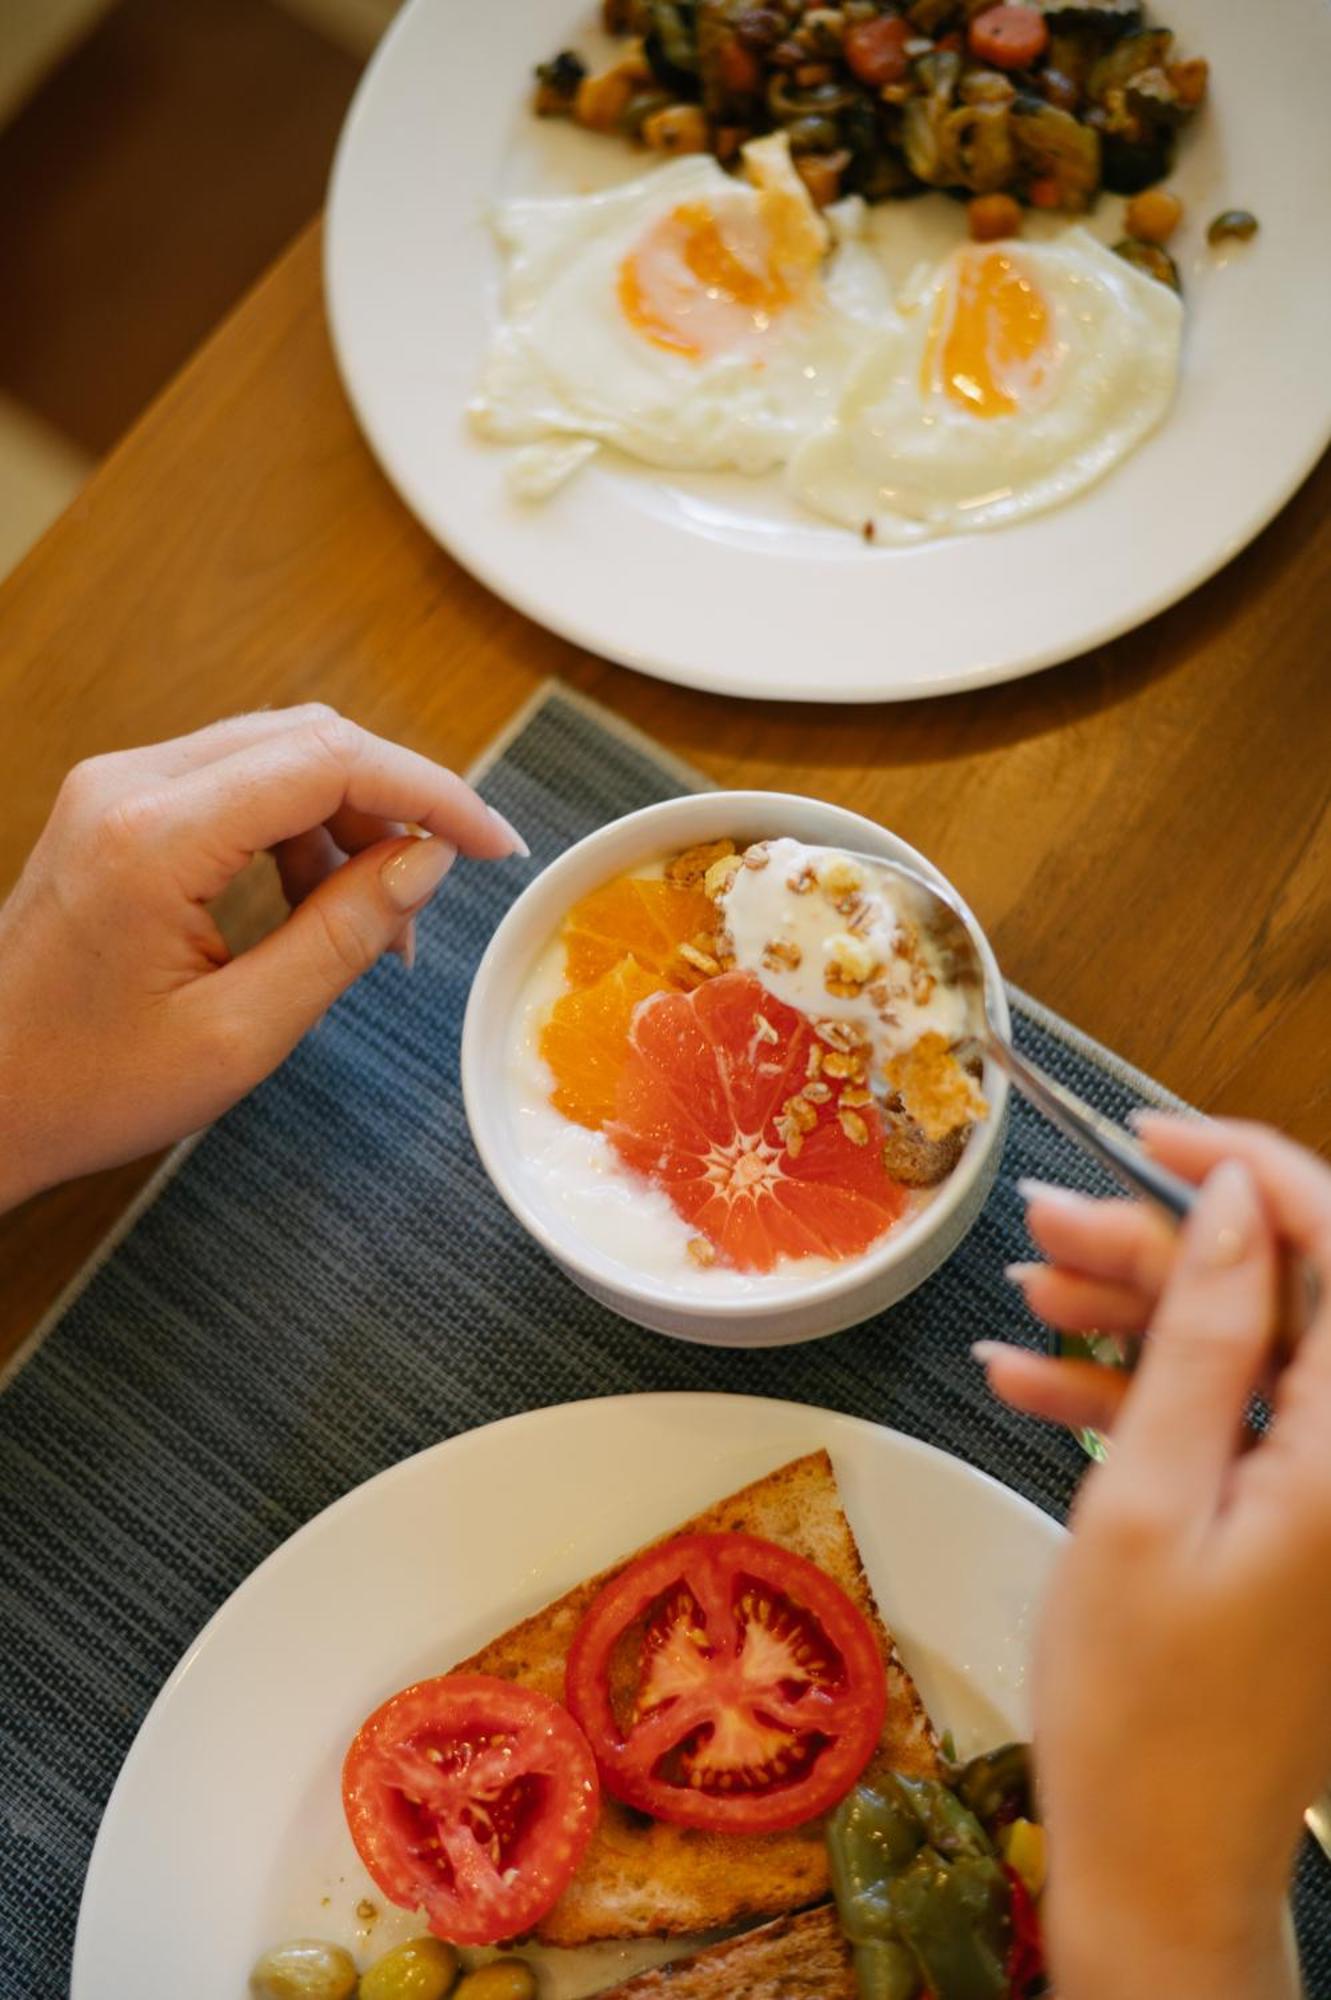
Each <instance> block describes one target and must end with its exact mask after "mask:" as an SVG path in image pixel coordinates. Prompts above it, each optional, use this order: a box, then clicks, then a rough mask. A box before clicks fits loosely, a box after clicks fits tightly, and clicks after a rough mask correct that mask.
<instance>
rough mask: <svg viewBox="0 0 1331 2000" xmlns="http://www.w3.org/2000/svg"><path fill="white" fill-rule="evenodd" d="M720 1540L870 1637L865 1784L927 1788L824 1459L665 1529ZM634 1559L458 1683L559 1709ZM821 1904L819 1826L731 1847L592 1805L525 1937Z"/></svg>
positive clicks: (668, 1931)
mask: <svg viewBox="0 0 1331 2000" xmlns="http://www.w3.org/2000/svg"><path fill="white" fill-rule="evenodd" d="M722 1530H733V1531H736V1532H742V1533H745V1534H751V1535H761V1536H763V1537H764V1539H765V1540H767V1541H769V1542H777V1543H779V1544H780V1546H781V1547H783V1548H787V1549H791V1550H793V1551H794V1552H795V1553H796V1554H797V1555H801V1556H805V1557H807V1558H808V1559H809V1561H811V1562H816V1563H817V1564H818V1566H819V1568H820V1569H822V1570H824V1571H826V1573H827V1575H828V1576H830V1577H832V1578H833V1579H834V1580H835V1581H836V1582H837V1583H839V1584H840V1585H841V1588H842V1589H843V1590H844V1591H845V1592H846V1595H847V1596H848V1597H849V1598H850V1599H851V1600H852V1601H853V1602H854V1603H855V1604H857V1605H858V1606H859V1608H860V1610H861V1611H862V1612H863V1613H864V1615H865V1617H866V1618H867V1619H868V1620H869V1622H870V1624H871V1625H872V1626H873V1628H874V1631H875V1632H876V1633H877V1635H878V1643H879V1645H880V1646H881V1648H882V1653H883V1661H884V1665H885V1667H886V1671H887V1686H888V1699H887V1720H886V1722H885V1724H884V1726H883V1738H882V1744H881V1747H880V1749H879V1751H878V1753H877V1755H876V1756H875V1759H874V1762H873V1764H872V1765H871V1766H870V1769H871V1771H872V1770H873V1769H875V1768H890V1769H893V1770H898V1771H905V1772H908V1773H910V1774H912V1775H914V1776H922V1777H932V1776H933V1775H934V1774H935V1772H936V1769H937V1744H936V1739H935V1736H934V1732H933V1729H932V1726H931V1725H930V1722H929V1719H928V1717H927V1716H926V1714H925V1712H924V1705H923V1703H922V1702H921V1700H920V1697H919V1694H918V1693H917V1691H916V1688H915V1684H914V1682H913V1681H912V1680H911V1678H910V1675H909V1674H908V1673H907V1672H906V1669H905V1667H904V1666H903V1665H902V1663H901V1660H900V1658H899V1656H898V1654H897V1650H896V1647H895V1645H894V1644H893V1642H892V1637H891V1634H890V1633H889V1632H888V1631H887V1628H886V1627H885V1626H884V1624H883V1621H882V1619H881V1618H880V1616H879V1614H878V1607H877V1605H876V1604H875V1603H874V1601H873V1593H872V1592H871V1590H870V1589H869V1583H868V1579H867V1577H866V1576H865V1574H864V1566H863V1564H862V1563H861V1561H860V1552H859V1550H858V1549H857V1547H856V1546H855V1537H854V1535H853V1534H852V1533H851V1528H850V1523H849V1521H847V1519H846V1516H845V1514H844V1512H843V1511H842V1507H841V1501H840V1498H839V1496H838V1494H837V1486H836V1477H835V1474H834V1473H833V1471H832V1461H831V1459H830V1458H829V1457H828V1455H827V1453H826V1452H825V1451H819V1452H813V1453H811V1454H810V1455H809V1457H807V1458H797V1459H795V1460H794V1461H793V1463H791V1464H790V1465H784V1466H782V1467H781V1468H780V1469H779V1470H778V1471H776V1472H772V1473H769V1474H768V1476H767V1478H766V1479H760V1480H758V1481H757V1482H756V1483H755V1484H754V1485H752V1486H746V1487H745V1488H744V1489H743V1491H742V1492H739V1493H735V1494H733V1495H732V1496H731V1497H730V1498H729V1499H728V1500H722V1501H720V1502H718V1504H717V1505H716V1506H714V1507H709V1508H708V1509H707V1510H706V1512H705V1513H702V1514H696V1515H695V1516H694V1518H693V1519H692V1520H691V1521H684V1522H681V1524H680V1525H679V1526H678V1527H677V1528H672V1529H671V1531H670V1533H669V1534H668V1535H662V1536H660V1537H659V1540H658V1543H653V1544H651V1546H653V1547H655V1546H658V1545H659V1542H661V1541H673V1539H674V1538H675V1536H676V1535H686V1534H706V1533H712V1534H715V1533H717V1532H720V1531H722ZM632 1560H633V1558H632V1557H631V1556H630V1557H626V1558H625V1560H624V1562H622V1563H616V1564H615V1565H614V1566H613V1567H612V1568H611V1569H608V1570H604V1571H603V1572H602V1573H601V1575H600V1576H594V1577H590V1578H589V1579H588V1581H587V1582H586V1583H581V1584H579V1585H578V1587H577V1588H576V1590H571V1591H569V1593H568V1595H567V1596H565V1597H561V1598H559V1599H558V1601H557V1602H556V1603H554V1604H551V1605H548V1606H547V1607H546V1609H545V1610H544V1611H539V1612H537V1614H536V1616H535V1617H534V1618H528V1619H527V1620H525V1622H524V1623H523V1624H521V1625H515V1626H514V1627H513V1629H512V1631H510V1632H506V1633H504V1635H503V1636H502V1638H499V1639H495V1640H494V1641H493V1642H492V1643H491V1644H490V1645H488V1646H486V1647H483V1648H482V1650H481V1651H480V1652H479V1653H475V1654H473V1655H472V1657H471V1659H469V1660H463V1661H461V1662H459V1664H458V1667H457V1669H456V1671H458V1672H459V1673H478V1674H497V1675H498V1676H499V1677H500V1678H501V1679H503V1680H511V1681H521V1682H522V1683H523V1684H524V1685H525V1686H527V1687H534V1688H539V1689H540V1691H541V1692H542V1693H543V1694H548V1695H551V1696H553V1697H554V1698H555V1700H562V1699H563V1693H564V1662H565V1658H566V1656H567V1653H568V1648H569V1645H570V1642H571V1641H572V1638H573V1634H574V1632H575V1631H576V1630H577V1627H578V1625H579V1623H580V1622H581V1620H582V1618H583V1615H584V1614H585V1612H586V1611H587V1608H588V1606H589V1605H590V1604H591V1602H592V1599H593V1598H594V1597H595V1596H596V1593H597V1592H598V1591H599V1590H600V1589H601V1588H602V1586H603V1585H604V1584H606V1583H608V1582H609V1580H610V1578H611V1577H612V1576H617V1575H618V1574H619V1572H620V1571H621V1570H622V1569H624V1568H625V1567H626V1565H627V1563H628V1562H631V1561H632ZM827 1893H828V1878H827V1860H826V1856H825V1854H824V1851H823V1826H822V1821H821V1820H811V1821H810V1822H809V1823H808V1824H807V1825H805V1826H800V1827H796V1828H794V1829H793V1830H792V1831H791V1832H789V1833H769V1834H761V1835H752V1836H749V1837H747V1838H740V1837H738V1836H735V1835H721V1834H710V1833H700V1832H698V1831H696V1830H694V1829H692V1828H685V1827H676V1826H666V1825H664V1824H663V1823H662V1822H661V1821H659V1820H649V1819H647V1818H645V1817H644V1816H643V1815H642V1814H641V1813H635V1812H630V1811H628V1810H627V1809H626V1808H625V1807H623V1806H621V1805H619V1804H617V1803H616V1801H615V1800H614V1799H610V1798H607V1799H605V1800H604V1801H603V1806H602V1812H601V1817H600V1821H599V1823H598V1825H597V1829H596V1832H595V1834H594V1835H593V1837H592V1843H591V1846H590V1847H589V1848H588V1850H587V1853H586V1856H585V1857H584V1859H583V1862H582V1866H581V1867H580V1868H579V1870H578V1872H577V1874H576V1875H575V1876H574V1878H573V1880H572V1882H571V1883H570V1884H569V1886H568V1888H567V1889H566V1890H565V1892H564V1894H563V1895H562V1896H561V1897H560V1899H559V1901H558V1902H557V1903H556V1904H555V1907H554V1908H553V1909H552V1910H551V1911H550V1913H549V1914H548V1916H546V1917H545V1919H544V1920H543V1921H542V1923H540V1924H539V1925H538V1926H537V1931H536V1935H537V1936H538V1937H539V1938H541V1939H542V1940H543V1941H544V1942H545V1943H546V1944H556V1945H579V1944H590V1943H591V1942H592V1941H593V1940H595V1939H598V1938H630V1937H679V1936H684V1935H687V1934H688V1933H690V1932H696V1931H707V1930H721V1929H724V1928H726V1927H727V1926H729V1925H731V1924H736V1923H740V1922H742V1921H743V1920H745V1919H746V1918H759V1917H772V1916H777V1915H780V1914H783V1913H785V1912H788V1911H791V1910H799V1909H803V1908H804V1907H805V1906H806V1905H807V1904H810V1903H816V1902H818V1901H819V1900H820V1899H821V1898H822V1897H824V1896H826V1895H827Z"/></svg>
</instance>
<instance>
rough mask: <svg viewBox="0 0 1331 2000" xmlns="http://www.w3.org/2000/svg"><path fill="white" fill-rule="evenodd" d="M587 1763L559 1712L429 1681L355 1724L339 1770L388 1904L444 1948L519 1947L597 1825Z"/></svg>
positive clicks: (459, 1679)
mask: <svg viewBox="0 0 1331 2000" xmlns="http://www.w3.org/2000/svg"><path fill="white" fill-rule="evenodd" d="M599 1803H600V1786H599V1784H598V1782H597V1776H596V1763H595V1760H594V1758H593V1757H592V1754H591V1751H590V1749H589V1748H588V1745H587V1740H586V1738H585V1737H584V1736H583V1734H582V1732H581V1730H580V1729H579V1728H578V1726H577V1724H576V1723H575V1722H574V1721H573V1719H572V1717H571V1716H570V1715H569V1714H568V1713H567V1711H566V1710H565V1709H563V1708H561V1707H560V1705H559V1703H558V1702H557V1701H551V1700H550V1699H549V1697H548V1696H547V1695H543V1694H537V1693H535V1692H534V1691H533V1690H532V1689H531V1688H524V1687H518V1686H516V1685H515V1684H514V1683H513V1682H512V1681H501V1680H493V1679H491V1677H490V1676H489V1675H488V1674H441V1675H440V1676H439V1677H438V1678H437V1679H436V1680H429V1681H418V1682H417V1683H416V1685H415V1686H414V1687H409V1688H404V1689H403V1690H402V1692H401V1693H400V1694H395V1695H393V1696H392V1697H391V1699H390V1700H388V1701H386V1702H385V1703H384V1704H383V1706H382V1708H376V1710H375V1711H374V1714H373V1715H372V1716H370V1717H369V1719H368V1720H367V1721H366V1722H364V1723H362V1724H361V1727H360V1729H359V1730H358V1732H357V1734H356V1738H355V1741H354V1742H353V1743H352V1745H351V1748H350V1749H349V1750H348V1752H347V1756H346V1762H345V1763H344V1765H343V1767H342V1805H343V1808H344V1810H345V1812H346V1815H347V1825H348V1826H349V1827H350V1828H351V1837H352V1839H353V1840H354V1841H355V1843H356V1849H357V1852H358V1853H359V1855H360V1858H361V1860H362V1861H363V1862H364V1863H365V1866H366V1867H367V1868H368V1869H369V1871H370V1873H371V1875H373V1877H374V1879H375V1881H376V1882H377V1884H378V1885H379V1888H380V1889H381V1890H382V1892H383V1894H384V1895H385V1896H387V1897H388V1899H389V1901H390V1902H393V1903H397V1904H399V1905H400V1906H401V1907H402V1908H403V1909H406V1910H415V1909H422V1910H424V1912H425V1920H426V1922H427V1923H428V1925H429V1927H430V1929H431V1930H432V1931H433V1932H434V1934H435V1936H436V1937H441V1938H446V1939H447V1940H448V1942H449V1943H450V1944H494V1943H496V1942H497V1941H498V1940H499V1939H501V1938H511V1937H517V1936H519V1935H520V1934H521V1933H522V1932H523V1931H525V1930H528V1929H529V1928H530V1927H531V1925H532V1924H534V1923H536V1922H537V1921H538V1920H539V1919H540V1918H541V1917H543V1916H544V1915H545V1913H546V1911H547V1910H548V1909H550V1908H551V1906H552V1905H553V1904H554V1903H556V1902H557V1901H558V1900H559V1898H560V1896H561V1895H562V1894H563V1892H564V1890H565V1889H566V1888H567V1886H568V1883H569V1879H570V1877H571V1876H572V1874H573V1872H574V1870H575V1869H576V1867H577V1865H578V1863H579V1861H581V1859H582V1857H583V1854H584V1853H585V1852H586V1848H587V1843H588V1841H589V1840H590V1839H591V1837H592V1832H593V1829H594V1827H595V1825H596V1814H597V1809H598V1806H599Z"/></svg>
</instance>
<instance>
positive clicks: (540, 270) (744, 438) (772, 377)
mask: <svg viewBox="0 0 1331 2000" xmlns="http://www.w3.org/2000/svg"><path fill="white" fill-rule="evenodd" d="M753 154H757V159H756V160H754V159H752V158H750V156H751V155H753ZM746 160H747V161H748V164H749V170H750V173H751V175H752V176H753V179H752V180H751V181H744V180H739V179H736V178H733V177H732V176H731V175H729V174H727V173H726V172H725V171H724V170H723V169H722V168H721V167H720V166H718V165H717V163H716V161H715V160H713V159H711V158H708V157H704V156H701V155H699V156H693V157H689V158H685V159H680V160H676V161H672V162H671V163H669V164H668V165H664V166H661V167H658V168H656V169H655V170H654V171H653V172H651V173H648V174H645V175H643V176H642V177H641V178H640V179H637V180H634V181H630V182H628V183H627V184H625V185H623V186H620V187H617V188H612V189H609V190H607V191H605V192H603V193H599V194H590V195H570V196H565V197H560V198H555V199H545V198H541V199H527V200H519V201H511V202H508V203H506V204H504V205H503V206H502V207H501V208H499V209H498V210H497V212H496V214H495V216H494V218H493V220H494V227H495V230H496V233H497V235H498V238H499V242H500V244H501V246H502V248H503V250H504V253H505V256H506V260H507V271H506V284H505V292H504V302H503V321H502V324H501V326H500V328H499V329H498V332H497V333H496V336H495V338H494V341H493V344H492V347H491V350H490V353H489V355H488V357H487V360H486V363H485V366H484V371H483V374H482V378H481V382H480V385H479V389H478V392H477V394H476V395H475V397H474V398H473V399H472V402H471V404H470V406H469V407H470V413H471V418H472V422H473V424H474V425H475V427H476V428H477V430H478V431H479V432H480V433H481V434H482V435H483V436H485V437H487V438H490V439H493V440H497V441H499V442H502V443H505V444H509V445H518V446H522V447H525V449H523V450H521V451H519V452H517V453H516V454H515V456H514V460H513V464H512V468H511V473H510V484H511V486H512V488H513V490H514V491H515V492H517V493H520V494H521V495H523V497H527V498H543V497H544V496H545V495H546V494H547V493H549V492H550V491H552V490H553V488H554V487H555V486H556V485H558V484H559V483H561V482H562V480H563V478H565V477H567V476H569V475H570V474H571V473H572V472H574V471H575V470H577V468H578V467H579V466H580V465H582V464H583V463H585V462H586V460H587V458H588V457H590V456H591V455H592V454H593V453H594V452H595V451H596V450H597V449H598V448H599V447H600V446H602V445H613V446H615V447H617V448H618V449H619V450H620V451H622V452H626V453H628V454H629V455H630V456H631V457H633V458H636V459H640V460H643V461H644V462H645V463H647V464H650V465H655V466H662V467H666V468H671V469H674V470H680V471H685V470H690V471H691V470H697V471H707V470H722V469H733V470H738V471H741V472H746V473H762V472H766V471H769V470H770V469H772V468H773V467H775V466H779V465H782V464H784V463H785V461H786V460H787V459H788V457H789V456H790V453H791V452H792V450H793V449H794V448H795V446H796V445H797V444H798V443H799V442H800V440H801V439H803V438H804V437H806V436H808V435H809V434H810V432H812V431H814V430H815V429H817V428H818V427H819V425H821V424H822V423H823V422H824V421H825V420H826V419H827V418H828V417H829V415H830V413H831V412H832V411H833V410H834V408H835V407H836V405H837V403H838V401H839V399H840V397H841V394H842V391H843V390H844V388H845V386H846V383H847V381H848V380H849V378H850V375H851V373H852V370H853V368H854V366H855V364H856V362H857V361H858V360H859V358H860V357H861V355H862V354H863V353H864V351H865V349H866V347H867V346H868V344H869V342H870V341H871V340H872V339H873V337H874V335H875V333H876V332H878V331H881V329H882V328H883V327H884V326H886V325H889V324H891V323H892V321H893V310H892V303H891V296H890V292H889V289H888V284H887V279H886V276H885V274H884V272H883V270H882V268H881V266H880V265H879V263H878V261H877V260H876V258H875V257H873V255H872V254H871V253H870V251H869V250H868V249H867V247H866V246H865V245H863V244H862V243H860V242H859V241H858V236H859V231H860V227H861V224H862V216H863V210H862V205H861V204H860V203H858V202H849V203H843V204H841V206H840V208H839V210H838V211H837V213H836V214H835V216H834V217H833V218H832V224H831V227H830V228H829V227H828V225H827V223H825V222H824V220H823V219H822V218H821V217H819V215H818V212H817V210H816V209H815V208H814V207H813V205H812V203H810V202H809V201H808V197H807V195H806V193H805V190H804V187H803V183H802V182H801V181H800V180H799V178H798V176H797V175H796V174H795V173H794V170H793V168H792V167H791V165H790V161H789V155H788V153H787V152H786V149H785V142H784V140H783V139H782V140H779V141H777V142H775V145H774V144H773V142H772V141H761V142H758V143H757V144H756V145H755V146H753V147H751V148H749V149H748V153H747V154H746ZM754 182H761V183H762V184H763V185H762V186H759V185H755V184H754ZM773 187H776V188H778V189H780V190H782V191H784V192H785V194H786V195H788V196H789V195H791V194H793V195H794V196H795V197H796V198H797V200H798V202H799V203H800V204H801V205H802V207H803V209H804V210H807V228H808V230H809V231H811V232H816V234H814V235H813V237H812V241H813V243H814V245H815V254H816V253H817V251H818V250H820V249H826V253H827V254H826V257H825V260H824V261H823V263H822V267H821V269H818V268H814V269H813V270H812V271H811V272H810V275H809V280H808V282H807V284H805V286H804V287H803V288H802V290H801V291H800V293H799V296H798V297H797V298H796V300H795V301H794V302H793V303H792V304H791V305H789V306H788V307H787V308H786V309H785V310H783V311H781V312H779V313H775V314H773V315H772V316H771V319H770V324H764V325H763V326H762V327H761V329H760V330H759V331H758V332H757V333H756V334H755V338H754V340H753V341H752V342H748V343H746V344H745V346H743V347H741V348H740V349H738V350H736V351H733V352H713V353H705V354H702V355H700V356H697V357H694V356H691V355H687V354H683V353H679V352H674V351H671V350H669V349H667V348H664V347H662V346H660V345H657V344H656V343H655V342H654V341H653V340H651V339H649V338H647V337H645V336H644V334H643V332H642V331H641V330H640V329H639V328H638V327H635V326H634V325H633V324H632V323H631V321H630V319H628V318H627V317H626V316H625V313H624V311H623V309H622V303H621V300H620V297H619V292H618V286H619V279H620V272H621V269H622V267H623V264H624V260H625V258H626V257H629V256H631V255H633V254H634V252H635V249H636V248H637V246H639V245H640V244H642V243H643V242H644V240H646V239H647V238H648V236H649V234H650V232H651V230H652V229H653V227H654V225H656V224H658V223H660V222H661V221H662V219H663V218H666V217H668V216H670V215H671V214H672V212H673V211H675V210H676V209H677V208H678V207H679V206H680V205H681V204H684V203H690V204H692V203H704V204H706V205H707V206H708V207H709V208H710V209H711V210H712V212H713V213H714V214H715V215H717V216H718V217H721V218H724V217H726V216H732V217H741V219H742V211H745V210H747V211H749V212H750V214H751V215H752V214H755V213H757V212H758V209H759V205H760V204H761V203H762V201H763V200H764V198H765V195H764V190H765V189H766V190H767V191H768V192H769V193H770V190H771V189H772V188H773ZM797 220H798V217H797Z"/></svg>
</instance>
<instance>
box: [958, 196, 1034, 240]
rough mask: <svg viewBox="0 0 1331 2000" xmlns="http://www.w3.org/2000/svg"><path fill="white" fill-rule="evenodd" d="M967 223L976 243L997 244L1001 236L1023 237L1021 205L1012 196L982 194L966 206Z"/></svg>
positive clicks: (972, 238)
mask: <svg viewBox="0 0 1331 2000" xmlns="http://www.w3.org/2000/svg"><path fill="white" fill-rule="evenodd" d="M966 223H967V227H968V228H969V230H970V233H971V240H972V242H974V243H996V242H997V241H998V239H999V237H1001V236H1020V235H1021V203H1020V202H1019V201H1015V200H1014V199H1013V197H1012V196H1011V195H1010V194H981V195H977V196H976V197H975V200H974V201H968V202H967V204H966Z"/></svg>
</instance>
